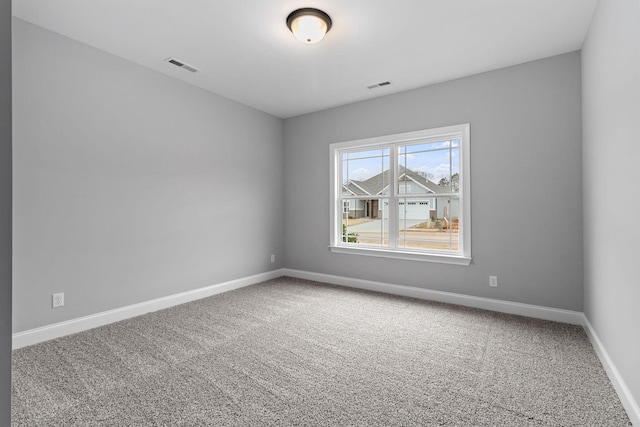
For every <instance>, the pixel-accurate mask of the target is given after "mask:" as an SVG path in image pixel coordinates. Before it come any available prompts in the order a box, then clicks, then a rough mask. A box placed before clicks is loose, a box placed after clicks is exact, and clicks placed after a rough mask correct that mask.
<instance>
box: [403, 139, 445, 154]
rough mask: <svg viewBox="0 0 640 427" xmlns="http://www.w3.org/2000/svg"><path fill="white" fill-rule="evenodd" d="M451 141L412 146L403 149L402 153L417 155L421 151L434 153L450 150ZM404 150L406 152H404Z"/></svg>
mask: <svg viewBox="0 0 640 427" xmlns="http://www.w3.org/2000/svg"><path fill="white" fill-rule="evenodd" d="M450 145H451V141H439V142H428V143H422V144H411V145H405V146H403V147H401V151H400V153H405V152H406V153H416V152H419V151H432V150H439V149H443V148H449V146H450ZM402 150H404V151H402Z"/></svg>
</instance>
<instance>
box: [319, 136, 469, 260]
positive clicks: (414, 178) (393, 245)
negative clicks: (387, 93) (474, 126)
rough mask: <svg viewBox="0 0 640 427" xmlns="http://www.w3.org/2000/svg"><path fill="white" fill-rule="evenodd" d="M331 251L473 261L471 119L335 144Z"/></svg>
mask: <svg viewBox="0 0 640 427" xmlns="http://www.w3.org/2000/svg"><path fill="white" fill-rule="evenodd" d="M331 162H332V180H333V184H334V185H333V188H332V200H331V202H332V216H333V218H332V220H331V224H332V230H331V232H332V235H331V243H330V247H331V249H332V251H334V252H348V253H356V254H364V255H375V256H387V257H397V258H409V259H418V260H427V261H442V262H453V263H459V264H468V263H469V262H470V259H471V247H470V246H471V242H470V235H471V234H470V226H471V225H470V215H469V212H470V211H469V200H470V197H469V191H470V188H469V187H470V186H469V125H459V126H450V127H447V128H439V129H431V130H425V131H419V132H411V133H407V134H400V135H391V136H386V137H379V138H370V139H367V140H360V141H349V142H344V143H337V144H332V145H331Z"/></svg>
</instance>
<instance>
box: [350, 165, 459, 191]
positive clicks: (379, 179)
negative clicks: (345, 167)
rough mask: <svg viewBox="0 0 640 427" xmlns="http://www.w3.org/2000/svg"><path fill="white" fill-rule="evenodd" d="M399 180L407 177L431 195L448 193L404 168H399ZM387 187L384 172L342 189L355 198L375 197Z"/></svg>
mask: <svg viewBox="0 0 640 427" xmlns="http://www.w3.org/2000/svg"><path fill="white" fill-rule="evenodd" d="M399 169H400V170H399V172H400V178H402V177H407V178H408V179H410V180H412V181H415V182H416V183H418V184H419V185H422V186H423V187H425V188H426V189H427V190H428V191H430V192H432V193H448V192H449V189H448V188H447V187H441V186H439V185H438V184H436V183H435V182H431V181H429V180H428V179H427V178H425V177H423V176H422V175H420V174H418V173H416V172H414V171H412V170H411V169H407V168H405V167H404V166H402V165H400V166H399ZM388 186H389V171H388V170H386V171H384V172H382V173H379V174H377V175H374V176H372V177H371V178H369V179H366V180H364V181H357V180H351V181H349V182H348V183H347V184H345V185H344V186H343V187H344V188H345V189H346V190H347V191H350V192H351V193H353V194H354V195H356V196H366V195H376V194H381V193H382V192H383V191H384V189H385V188H387V187H388Z"/></svg>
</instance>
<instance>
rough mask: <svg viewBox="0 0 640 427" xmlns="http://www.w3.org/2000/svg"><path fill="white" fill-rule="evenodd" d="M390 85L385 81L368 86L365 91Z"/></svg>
mask: <svg viewBox="0 0 640 427" xmlns="http://www.w3.org/2000/svg"><path fill="white" fill-rule="evenodd" d="M390 84H391V82H390V81H386V82H380V83H376V84H374V85H369V86H367V89H375V88H377V87H382V86H389V85H390Z"/></svg>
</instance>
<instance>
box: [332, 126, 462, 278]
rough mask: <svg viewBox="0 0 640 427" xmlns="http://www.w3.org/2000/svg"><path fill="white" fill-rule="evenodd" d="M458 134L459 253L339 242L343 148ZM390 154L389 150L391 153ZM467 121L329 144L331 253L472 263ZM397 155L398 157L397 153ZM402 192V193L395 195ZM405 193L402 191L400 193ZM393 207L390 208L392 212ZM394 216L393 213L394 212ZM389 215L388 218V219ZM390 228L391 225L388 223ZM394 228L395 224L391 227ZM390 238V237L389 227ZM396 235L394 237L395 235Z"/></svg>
mask: <svg viewBox="0 0 640 427" xmlns="http://www.w3.org/2000/svg"><path fill="white" fill-rule="evenodd" d="M455 138H460V147H459V148H460V174H461V175H462V182H461V183H460V192H459V193H458V197H459V200H460V217H461V221H460V224H461V225H460V231H459V238H460V246H461V248H462V250H461V251H460V253H459V254H452V253H446V252H445V253H439V252H437V251H434V252H422V251H411V250H406V248H402V249H398V248H395V249H393V248H384V247H372V246H358V247H356V246H347V245H341V243H342V241H341V238H342V233H341V231H340V230H339V229H338V227H337V225H338V224H337V223H338V218H339V217H341V215H339V212H338V209H339V210H340V212H341V211H342V206H340V203H339V199H340V197H341V194H342V193H341V188H342V183H340V182H339V181H340V180H339V178H338V176H339V171H340V164H341V163H340V153H341V152H342V151H344V150H349V149H354V150H355V149H357V148H359V147H364V146H366V147H367V148H369V147H371V148H375V146H388V145H389V144H410V143H412V142H418V141H421V140H425V139H439V140H442V139H455ZM390 155H391V153H390ZM470 157H471V156H470V125H469V124H468V123H466V124H461V125H453V126H445V127H440V128H434V129H425V130H420V131H414V132H405V133H399V134H393V135H385V136H378V137H373V138H364V139H357V140H352V141H344V142H336V143H332V144H330V145H329V159H330V162H329V169H330V191H329V193H330V203H329V209H330V212H329V213H330V223H329V226H330V239H329V249H330V250H331V252H334V253H343V254H351V255H365V256H376V257H384V258H395V259H403V260H411V261H427V262H438V263H445V264H456V265H469V264H470V263H471V259H472V258H471V192H470V188H471V177H470V175H471V167H470ZM396 159H397V157H396ZM389 163H390V165H389V166H390V173H392V174H394V176H395V175H396V172H397V165H395V164H394V163H396V162H394V161H390V162H389ZM398 196H401V195H398ZM402 196H404V195H402ZM391 211H392V210H390V212H391ZM394 216H395V215H394ZM391 221H392V218H391V217H390V218H389V222H390V223H391ZM390 228H391V227H390ZM394 228H395V227H394ZM389 231H390V235H389V238H392V233H391V229H390V230H389ZM394 238H395V237H394Z"/></svg>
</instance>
